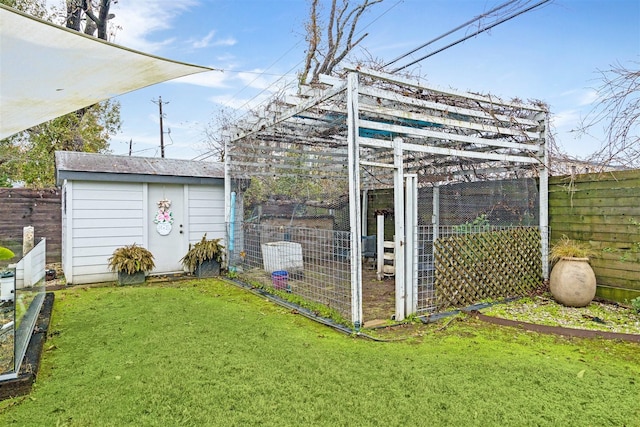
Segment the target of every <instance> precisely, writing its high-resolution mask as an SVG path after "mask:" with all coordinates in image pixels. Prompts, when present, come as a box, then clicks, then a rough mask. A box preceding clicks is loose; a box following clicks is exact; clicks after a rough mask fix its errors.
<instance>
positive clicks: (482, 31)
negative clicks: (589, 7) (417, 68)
mask: <svg viewBox="0 0 640 427" xmlns="http://www.w3.org/2000/svg"><path fill="white" fill-rule="evenodd" d="M549 1H550V0H542V1H540V2H538V3H536V4H534V5H533V6H530V7H528V8H526V9H523V10H521V11H519V12H516V13H514V14H511V15H509V16H507V17H506V18H503V19H500V20H499V21H497V22H495V23H493V24H491V25H489V26H487V27H484V28H481V29H479V30H478V31H475V32H474V33H472V34H469V35H467V36H465V37H463V38H461V39H459V40H456V41H455V42H453V43H449V44H448V45H446V46H444V47H442V48H440V49H437V50H435V51H433V52H431V53H429V54H427V55H425V56H423V57H421V58H419V59H416V60H415V61H413V62H410V63H409V64H406V65H403V66H402V67H399V68H396V69H395V70H393V71H392V73H396V72H398V71H400V70H404V69H405V68H407V67H410V66H412V65H414V64H417V63H418V62H420V61H424V60H425V59H427V58H429V57H431V56H433V55H435V54H437V53H440V52H442V51H443V50H446V49H449V48H450V47H453V46H455V45H457V44H459V43H462V42H463V41H465V40H468V39H470V38H471V37H474V36H477V35H478V34H482V33H484V32H485V31H489V30H490V29H492V28H494V27H496V26H498V25H500V24H502V23H504V22H506V21H508V20H510V19H513V18H515V17H516V16H520V15H522V14H523V13H526V12H529V11H530V10H533V9H535V8H536V7H538V6H541V5H543V4H544V3H547V2H549Z"/></svg>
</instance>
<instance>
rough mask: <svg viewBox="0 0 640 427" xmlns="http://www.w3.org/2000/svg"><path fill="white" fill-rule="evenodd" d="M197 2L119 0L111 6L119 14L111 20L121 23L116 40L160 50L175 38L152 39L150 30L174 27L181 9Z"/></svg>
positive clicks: (145, 48) (121, 42) (185, 8)
mask: <svg viewBox="0 0 640 427" xmlns="http://www.w3.org/2000/svg"><path fill="white" fill-rule="evenodd" d="M197 4H198V2H197V1H195V0H181V1H167V2H161V3H159V2H158V1H154V0H136V1H128V2H118V3H117V4H115V5H114V6H112V8H111V11H112V12H113V13H114V14H115V15H116V16H115V18H114V19H113V20H112V23H113V24H114V25H116V26H118V27H119V28H118V31H117V32H116V37H115V42H116V43H118V44H120V45H123V46H126V47H130V48H132V49H138V50H141V51H144V52H148V53H154V52H157V51H158V50H160V49H161V48H162V47H164V46H166V45H169V44H171V43H172V42H173V41H174V40H175V39H174V38H166V39H164V40H159V41H157V40H151V38H150V36H151V34H153V33H155V32H158V31H162V30H167V29H170V28H172V22H173V21H174V20H175V19H176V18H177V17H178V15H180V13H182V12H183V11H185V10H188V9H189V8H191V7H193V6H195V5H197Z"/></svg>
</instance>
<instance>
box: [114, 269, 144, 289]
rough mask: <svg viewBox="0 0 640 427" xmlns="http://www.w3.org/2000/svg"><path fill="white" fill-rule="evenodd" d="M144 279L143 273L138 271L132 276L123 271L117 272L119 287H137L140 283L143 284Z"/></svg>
mask: <svg viewBox="0 0 640 427" xmlns="http://www.w3.org/2000/svg"><path fill="white" fill-rule="evenodd" d="M145 279H146V274H145V273H144V271H138V272H135V273H133V274H129V273H125V272H123V271H119V272H118V284H119V285H121V286H124V285H139V284H140V283H144V281H145Z"/></svg>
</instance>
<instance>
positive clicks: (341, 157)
mask: <svg viewBox="0 0 640 427" xmlns="http://www.w3.org/2000/svg"><path fill="white" fill-rule="evenodd" d="M347 71H348V73H347V76H346V78H345V79H335V78H329V77H323V78H322V79H321V83H322V86H323V87H322V88H321V89H318V88H305V89H306V91H305V92H304V93H301V94H299V95H298V99H297V100H290V99H287V100H283V101H280V102H277V103H273V104H271V106H270V107H269V109H265V110H262V111H260V112H259V113H258V114H257V115H256V119H255V120H254V121H253V122H245V123H241V124H238V126H237V128H235V129H233V130H232V131H231V132H230V135H229V138H228V141H227V143H226V178H227V180H228V184H230V180H231V179H232V178H248V177H250V176H260V175H273V174H284V175H292V176H293V175H296V176H304V174H305V173H307V172H308V171H306V172H305V171H301V170H300V166H299V165H297V166H296V165H291V164H288V163H287V161H286V156H287V155H293V154H294V155H301V156H302V155H303V156H304V159H305V165H306V166H307V167H308V168H309V169H308V170H309V171H310V170H313V171H315V172H313V173H316V174H317V173H322V174H323V175H324V176H325V177H327V178H334V177H340V178H341V179H346V180H347V181H348V195H349V219H350V221H349V224H350V231H351V248H352V250H351V253H350V256H351V278H352V279H351V280H352V292H351V303H352V305H351V310H352V315H351V318H352V321H353V323H354V325H355V326H356V327H358V326H359V325H360V323H361V320H362V295H361V294H362V287H361V283H362V264H361V262H360V260H361V237H362V236H361V235H362V230H361V226H362V223H363V220H362V215H363V213H362V211H361V203H360V197H361V192H362V190H367V189H372V188H376V187H378V186H385V185H386V186H388V187H393V188H394V206H395V212H405V206H414V204H415V200H412V198H413V197H414V196H413V194H417V187H418V186H424V185H438V184H440V183H446V182H450V181H452V180H461V179H463V180H482V179H492V178H500V177H504V176H513V174H515V175H516V176H519V177H521V176H534V177H538V179H539V197H540V215H539V218H540V220H539V226H540V229H541V232H542V236H543V238H542V251H541V257H542V266H543V277H544V278H547V277H548V259H547V258H548V255H547V254H548V242H547V239H546V237H545V236H546V230H547V226H548V215H547V212H548V202H547V188H548V167H547V166H548V148H547V135H548V111H547V108H546V107H545V106H544V105H543V104H542V103H538V104H537V105H531V104H525V103H523V102H520V101H518V100H514V101H510V102H509V101H502V100H500V99H498V98H495V97H492V96H488V95H479V94H471V93H461V92H457V91H454V90H448V89H447V90H445V89H434V88H431V87H428V86H426V85H423V84H421V83H420V82H418V81H415V80H413V79H409V78H402V77H398V76H395V75H391V74H386V73H382V72H378V71H373V70H362V69H358V70H356V69H350V70H347ZM274 107H275V108H274ZM318 170H321V172H318ZM368 170H388V171H393V173H392V174H389V175H386V176H387V177H389V178H381V177H380V174H377V176H375V179H372V177H373V176H374V174H373V173H364V172H365V171H368ZM391 176H392V177H393V179H392V180H391V178H390V177H391ZM407 178H408V179H407ZM231 187H232V186H231V185H227V186H226V188H227V212H228V215H227V220H229V218H230V215H231V209H230V200H231V192H232V191H233V190H232V188H231ZM405 199H408V200H405ZM410 211H411V210H410ZM413 217H415V214H412V212H406V215H396V217H395V247H396V248H397V250H396V265H398V266H404V268H397V269H396V276H395V279H396V319H397V320H401V319H402V318H404V317H405V315H408V314H411V313H412V312H413V309H412V305H413V298H412V295H414V290H415V283H412V282H415V280H416V278H415V274H413V271H414V266H412V264H413V260H414V258H415V254H414V253H413V252H412V251H413V243H412V242H413V236H410V234H411V233H407V230H410V225H411V224H405V221H414V219H412V218H413ZM407 243H410V244H407ZM398 248H399V249H398ZM405 260H407V261H406V262H405Z"/></svg>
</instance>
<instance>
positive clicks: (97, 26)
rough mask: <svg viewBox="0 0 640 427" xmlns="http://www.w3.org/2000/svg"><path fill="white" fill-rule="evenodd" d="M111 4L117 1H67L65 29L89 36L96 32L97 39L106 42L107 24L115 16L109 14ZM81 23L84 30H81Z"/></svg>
mask: <svg viewBox="0 0 640 427" xmlns="http://www.w3.org/2000/svg"><path fill="white" fill-rule="evenodd" d="M112 3H117V0H93V1H92V0H67V18H66V27H67V28H70V29H72V30H76V31H81V30H82V31H83V32H84V33H85V34H88V35H91V36H93V35H95V34H96V31H97V32H98V34H97V37H98V38H99V39H102V40H107V35H108V32H107V24H108V22H109V20H110V19H113V18H114V16H115V15H113V14H110V13H109V8H110V7H111V4H112ZM95 11H97V15H96V14H95ZM83 21H84V29H82V28H81V27H82V23H83Z"/></svg>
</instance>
